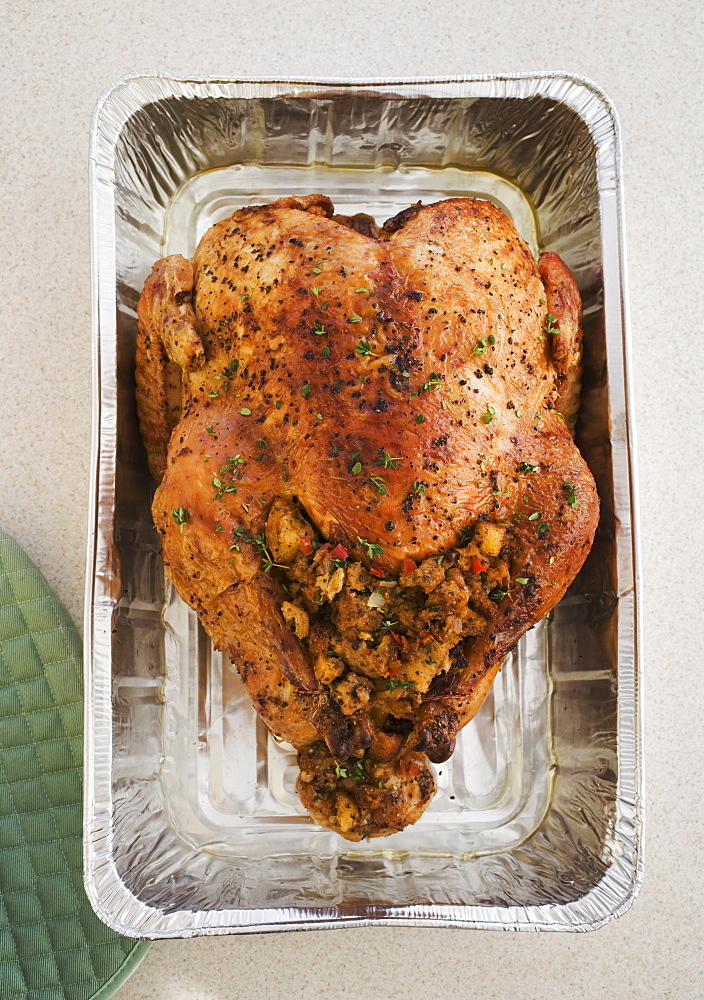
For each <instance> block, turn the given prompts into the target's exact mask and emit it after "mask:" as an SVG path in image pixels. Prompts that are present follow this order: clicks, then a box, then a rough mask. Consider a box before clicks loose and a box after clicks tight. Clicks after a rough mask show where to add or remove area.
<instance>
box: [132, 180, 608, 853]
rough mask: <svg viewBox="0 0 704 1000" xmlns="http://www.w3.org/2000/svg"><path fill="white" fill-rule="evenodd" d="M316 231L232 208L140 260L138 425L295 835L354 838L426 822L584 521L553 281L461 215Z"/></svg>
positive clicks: (482, 212)
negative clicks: (189, 241) (271, 748)
mask: <svg viewBox="0 0 704 1000" xmlns="http://www.w3.org/2000/svg"><path fill="white" fill-rule="evenodd" d="M333 211H334V210H333V206H332V203H331V202H330V200H329V199H328V198H326V197H324V196H322V195H311V196H308V197H304V198H283V199H280V200H279V201H276V202H274V203H273V204H270V205H264V206H259V207H253V208H244V209H241V210H239V211H237V212H235V213H234V215H232V216H231V217H230V218H228V219H225V220H224V221H223V222H219V223H217V224H216V225H214V226H213V227H212V228H211V229H209V230H208V232H207V233H206V234H205V235H204V236H203V238H202V240H201V241H200V244H199V245H198V248H197V250H196V253H195V256H194V258H193V260H192V261H189V260H186V259H185V258H183V257H181V256H171V257H166V258H164V259H163V260H160V261H158V262H157V263H156V264H155V265H154V267H153V269H152V272H151V274H150V275H149V277H148V278H147V281H146V284H145V286H144V291H143V293H142V296H141V298H140V301H139V310H138V318H139V325H138V340H137V354H136V380H137V405H138V414H139V419H140V425H141V430H142V435H143V439H144V443H145V447H146V451H147V456H148V461H149V466H150V469H151V471H152V473H153V475H154V477H155V478H156V480H157V482H158V483H159V485H158V488H157V490H156V494H155V496H154V501H153V515H154V521H155V524H156V527H157V529H158V531H159V532H160V534H161V536H162V544H163V553H164V561H165V566H166V571H167V573H168V575H169V577H170V579H171V580H172V582H173V584H174V585H175V587H176V589H177V590H178V592H179V594H180V595H181V597H182V598H183V599H184V600H185V601H187V602H188V604H189V605H191V607H193V608H194V609H195V610H196V612H197V613H198V615H199V617H200V620H201V621H202V623H203V625H204V627H205V629H206V631H207V632H208V634H209V635H210V637H211V638H212V640H213V643H214V644H215V646H216V648H218V649H220V650H224V651H225V653H226V654H227V655H228V656H229V658H230V659H231V661H232V662H233V663H234V664H236V666H237V670H238V671H239V674H240V676H241V678H242V681H243V682H244V684H245V686H246V688H247V690H248V692H249V694H250V696H251V698H252V701H253V703H254V706H255V708H256V710H257V711H258V712H259V714H260V715H261V717H262V719H263V720H264V722H265V723H266V725H267V726H268V728H269V730H270V731H271V732H272V733H273V734H274V736H276V737H277V738H279V739H282V740H286V741H288V742H290V743H291V744H293V746H294V747H295V748H296V750H297V751H298V760H299V766H300V770H301V773H300V777H299V780H298V784H297V789H298V792H299V795H300V797H301V800H302V802H303V804H304V805H305V806H306V808H307V809H308V811H309V812H310V814H311V816H312V817H313V819H314V820H315V821H316V822H317V823H319V824H321V825H323V826H325V827H328V828H330V829H332V830H335V831H337V832H338V833H340V834H341V835H342V836H343V837H346V838H347V839H349V840H360V839H362V838H365V837H376V836H383V835H386V834H390V833H394V832H396V831H398V830H401V829H402V828H403V827H404V826H406V825H408V824H409V823H413V822H414V821H415V820H416V819H418V817H419V816H420V815H421V813H422V812H423V810H424V809H425V807H426V806H427V804H428V802H429V801H430V800H431V798H432V796H433V793H434V790H435V779H434V776H433V771H432V768H431V767H430V766H429V763H428V761H431V762H435V763H439V762H442V761H444V760H446V759H447V758H448V757H449V756H450V755H451V753H452V751H453V749H454V746H455V739H456V735H457V733H458V731H459V730H460V729H461V728H462V727H463V726H464V725H466V724H467V722H469V720H470V719H471V718H472V717H473V716H474V714H475V713H476V711H477V710H478V708H479V707H480V705H481V704H482V702H483V700H484V698H485V697H486V695H487V693H488V691H489V689H490V687H491V684H492V682H493V680H494V677H495V676H496V673H497V671H498V670H499V668H500V665H501V663H502V661H503V659H504V657H505V656H506V654H507V653H508V652H509V651H510V650H511V649H512V647H513V646H514V645H515V644H516V642H517V641H518V639H519V638H520V637H521V636H522V635H523V633H524V632H526V630H527V629H529V628H531V626H532V625H534V624H535V623H536V622H537V621H538V620H539V619H541V618H542V617H543V616H544V615H545V614H547V612H549V611H550V609H551V608H552V607H553V606H554V605H555V604H556V603H557V601H558V600H559V599H560V598H561V597H562V595H563V594H564V593H565V590H566V589H567V587H568V586H569V585H570V583H571V581H572V580H573V579H574V577H575V575H576V574H577V572H578V571H579V569H580V567H581V565H582V563H583V562H584V559H585V558H586V555H587V553H588V551H589V548H590V546H591V543H592V540H593V536H594V532H595V529H596V525H597V520H598V514H599V503H598V499H597V494H596V489H595V485H594V481H593V479H592V476H591V473H590V472H589V469H588V468H587V465H586V464H585V462H584V460H583V458H582V456H581V455H580V453H579V451H578V449H577V447H576V445H575V443H574V441H573V438H572V434H571V427H572V426H573V423H574V420H575V416H576V411H577V407H578V402H579V382H580V370H581V325H580V321H581V301H580V296H579V292H578V290H577V286H576V284H575V281H574V278H573V277H572V275H571V273H570V272H569V270H568V269H567V267H566V266H565V265H564V264H563V263H562V261H561V260H560V258H559V257H557V256H556V255H555V254H553V253H545V254H543V255H542V257H541V258H540V260H539V262H537V263H536V261H535V260H534V258H533V256H532V254H531V252H530V250H529V248H528V247H527V245H526V244H525V243H524V241H523V240H522V239H521V238H520V236H519V235H518V233H517V232H516V229H515V228H514V226H513V224H512V222H511V221H510V219H509V218H508V217H507V216H506V215H505V214H504V213H503V212H502V211H501V210H500V209H498V208H497V207H495V206H494V205H492V204H490V203H489V202H486V201H480V200H477V199H473V198H456V199H450V200H447V201H440V202H437V203H436V204H432V205H426V206H421V205H414V206H412V207H411V208H409V209H407V210H405V211H404V212H402V213H400V215H398V216H396V217H395V218H394V219H391V220H389V221H388V222H387V223H385V224H384V226H383V227H382V228H381V229H377V227H376V224H375V223H374V221H373V220H372V219H371V218H370V217H369V216H354V217H344V216H334V215H333ZM226 697H227V693H226Z"/></svg>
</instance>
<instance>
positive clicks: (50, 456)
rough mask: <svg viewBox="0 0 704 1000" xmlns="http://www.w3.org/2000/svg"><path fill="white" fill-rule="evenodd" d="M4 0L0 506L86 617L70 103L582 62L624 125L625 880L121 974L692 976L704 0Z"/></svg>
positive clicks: (697, 827) (546, 997) (653, 979)
mask: <svg viewBox="0 0 704 1000" xmlns="http://www.w3.org/2000/svg"><path fill="white" fill-rule="evenodd" d="M0 9H1V11H2V27H1V30H0V50H1V51H2V61H1V63H0V66H1V69H0V72H2V77H3V80H2V86H1V87H0V95H1V96H0V101H1V102H2V118H1V120H2V144H3V157H2V174H1V180H0V227H1V229H2V235H3V240H2V248H3V254H2V260H3V265H2V267H3V295H2V297H1V299H0V309H1V310H2V317H3V318H2V330H1V334H2V355H1V359H0V380H1V387H0V419H1V421H2V452H1V455H2V457H1V459H0V466H1V469H2V473H1V475H0V527H2V528H3V529H4V530H5V531H8V532H10V533H11V534H13V535H14V536H15V537H16V538H17V540H18V541H19V542H20V544H21V545H23V546H24V548H25V549H26V550H27V552H28V553H29V554H30V556H31V557H32V558H33V559H34V560H35V561H36V562H37V564H38V565H39V567H40V568H41V569H42V570H43V572H44V573H45V574H46V576H47V578H48V580H49V582H50V583H51V584H52V586H53V587H54V588H55V590H56V592H57V593H58V595H59V597H60V598H61V599H62V600H63V601H64V602H65V604H66V605H67V607H68V608H69V610H70V611H71V613H72V614H73V616H74V619H75V620H76V621H77V622H79V623H80V622H81V620H82V613H83V584H84V562H85V551H84V550H85V537H86V523H87V502H88V477H89V457H90V435H91V430H90V428H91V385H90V383H91V372H90V338H91V321H90V256H89V221H88V176H87V175H88V126H89V120H90V114H91V111H92V108H93V105H94V104H95V102H96V100H97V98H98V96H99V94H100V93H101V91H102V90H103V89H104V87H105V86H106V85H107V84H108V83H110V81H112V80H113V79H115V78H116V77H118V76H121V75H123V74H124V73H127V72H129V71H131V70H135V69H145V68H159V69H164V70H168V71H171V72H173V73H176V74H179V75H216V74H221V75H226V76H236V75H238V74H240V75H264V76H270V75H295V76H308V75H315V76H353V75H358V76H389V75H435V74H452V73H482V72H506V71H519V70H545V69H563V70H569V71H571V72H575V73H579V74H582V75H585V76H587V77H590V78H591V79H593V80H594V81H596V82H597V83H599V84H600V85H601V86H602V87H603V88H604V89H605V90H606V92H607V93H608V94H609V95H610V96H611V98H612V99H613V101H614V103H615V105H616V107H617V109H618V111H619V113H620V116H621V120H622V126H623V136H624V149H625V155H624V158H625V178H626V185H625V187H626V209H627V235H628V247H629V254H628V267H629V278H630V300H631V315H632V334H633V371H632V377H633V383H634V386H635V399H636V418H637V425H638V437H639V456H638V457H639V464H640V481H641V511H642V532H641V535H642V548H643V570H642V577H643V581H644V586H643V590H642V598H643V603H642V609H643V622H644V636H643V638H644V659H645V666H646V691H645V695H646V703H645V723H646V740H647V742H646V762H647V812H648V822H647V842H646V847H647V851H646V855H647V857H646V877H645V885H644V888H643V890H642V893H641V895H640V897H639V898H638V899H637V901H636V903H635V904H634V906H633V908H632V909H631V910H630V912H628V913H627V914H626V915H625V916H623V917H622V918H621V919H619V920H618V921H616V922H614V923H611V924H609V925H607V926H606V927H604V928H603V929H601V930H599V931H596V932H594V933H591V934H583V935H580V934H578V935H570V934H500V933H497V932H476V931H474V932H473V931H450V930H421V929H386V928H381V929H376V930H344V931H339V932H336V933H330V932H307V933H298V934H276V935H263V936H243V937H222V938H214V939H198V940H191V941H177V942H169V943H157V944H155V945H154V946H153V947H152V949H151V951H150V953H149V954H148V956H147V958H146V959H145V961H144V963H143V964H142V965H141V967H140V968H139V969H138V970H137V972H136V973H135V974H134V976H133V977H132V978H131V980H130V981H129V982H128V983H127V984H126V985H125V986H124V987H123V989H122V990H121V992H120V998H121V1000H137V998H139V1000H142V998H143V1000H173V998H179V1000H206V998H207V1000H239V998H243V1000H245V998H246V1000H259V998H279V997H286V998H305V1000H313V998H315V1000H332V998H334V1000H342V998H351V1000H352V998H354V1000H357V998H359V1000H367V998H369V1000H386V998H404V1000H405V998H416V997H418V998H421V997H427V996H430V997H443V998H447V997H461V998H464V997H480V998H481V1000H492V998H540V1000H563V998H567V997H569V998H572V997H580V998H582V997H583V998H602V997H616V998H619V1000H620V998H625V997H629V998H630V997H636V998H658V1000H660V998H665V997H672V998H699V997H703V996H704V957H703V952H704V921H703V920H702V902H701V899H702V892H701V890H702V875H701V871H702V867H704V865H703V860H704V859H703V857H702V850H701V839H702V831H703V830H704V808H703V802H704V795H702V792H701V788H702V781H703V776H704V760H703V754H702V746H703V744H704V735H703V731H702V724H701V719H702V714H703V713H702V708H701V700H702V699H701V691H702V678H704V674H702V667H701V661H700V656H701V650H702V642H701V637H700V636H699V626H700V624H701V617H702V612H701V603H702V595H703V594H704V570H703V569H702V565H701V553H702V551H704V501H703V499H702V497H703V496H704V448H702V444H701V440H702V437H703V436H704V421H703V419H702V412H703V411H704V404H703V399H704V384H703V381H702V378H703V376H702V372H704V324H703V320H702V317H703V316H704V301H703V295H702V290H703V289H704V278H703V277H702V275H703V274H704V255H703V254H702V237H703V234H704V213H703V211H702V206H703V205H704V196H703V191H704V185H703V184H702V181H703V176H702V174H703V165H704V149H703V148H702V147H703V141H702V137H703V133H704V129H703V124H704V122H703V114H702V99H701V93H702V85H703V84H704V78H703V75H702V66H703V65H704V61H703V60H702V55H701V53H702V50H703V49H704V30H703V26H702V15H701V5H700V3H699V2H697V0H681V2H676V0H675V2H672V3H669V4H668V3H662V4H657V5H655V4H642V3H639V2H638V0H621V2H619V3H610V2H604V0H594V2H592V3H585V2H584V0H580V2H576V0H563V2H562V3H560V4H545V3H537V2H535V0H524V2H522V0H491V2H489V0H472V2H468V0H467V2H464V3H462V2H461V0H432V2H429V0H405V2H397V0H358V2H356V3H337V2H335V0H298V2H289V3H280V4H277V3H272V2H263V0H250V2H230V3H227V2H225V3H220V4H212V3H207V2H201V3H194V2H193V0H181V2H180V3H174V2H173V0H172V2H166V0H141V2H139V3H134V2H129V0H127V2H125V0H123V2H121V3H119V4H106V3H98V2H96V0H82V2H80V3H79V2H76V3H66V2H63V3H61V2H52V3H48V2H41V0H34V2H31V3H30V2H6V3H4V4H3V5H2V8H0ZM698 11H699V13H698Z"/></svg>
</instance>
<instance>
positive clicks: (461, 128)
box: [85, 72, 643, 937]
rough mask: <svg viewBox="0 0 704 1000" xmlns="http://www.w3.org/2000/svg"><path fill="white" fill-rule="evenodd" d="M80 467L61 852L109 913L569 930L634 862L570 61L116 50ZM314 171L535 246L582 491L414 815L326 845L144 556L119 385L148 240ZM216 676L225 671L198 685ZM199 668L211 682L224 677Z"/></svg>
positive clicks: (150, 538) (619, 898) (612, 191)
mask: <svg viewBox="0 0 704 1000" xmlns="http://www.w3.org/2000/svg"><path fill="white" fill-rule="evenodd" d="M91 191H92V208H93V273H94V290H95V295H94V365H95V382H94V384H95V394H94V395H95V398H94V444H93V461H94V472H95V475H94V486H93V493H92V501H91V531H90V543H89V555H88V589H87V601H86V608H87V611H86V656H85V664H86V692H87V709H86V712H87V715H86V783H85V789H86V802H85V873H86V876H85V877H86V886H87V890H88V894H89V896H90V898H91V900H92V902H93V905H94V906H95V908H96V910H97V912H98V914H99V915H100V916H101V917H102V918H103V920H104V921H105V922H106V923H108V924H110V925H111V926H112V927H114V928H115V929H116V930H118V931H120V932H121V933H124V934H131V935H135V936H141V937H175V936H184V935H192V934H206V933H208V934H214V933H227V932H236V931H240V932H241V931H263V930H277V929H279V930H282V929H293V928H331V927H342V926H360V925H368V924H372V923H378V924H392V925H395V924H411V925H424V926H456V927H482V928H494V927H495V928H531V929H536V928H541V929H564V930H586V929H590V928H594V927H598V926H600V925H601V924H603V923H604V922H606V921H608V920H610V919H611V918H613V917H614V916H616V915H618V914H619V913H621V912H623V910H625V909H626V908H627V907H628V906H629V905H630V903H631V901H632V900H633V898H634V896H635V894H636V892H637V890H638V887H639V884H640V880H641V877H642V826H643V800H642V782H643V777H642V749H641V736H640V712H639V701H640V695H639V688H640V685H639V652H638V639H637V620H638V605H637V592H636V584H637V573H636V566H637V541H636V523H637V517H636V492H635V482H634V468H633V457H634V456H633V447H634V431H633V423H632V416H631V412H630V405H629V387H628V330H627V302H626V287H625V271H624V237H623V207H622V190H621V172H620V144H619V127H618V121H617V119H616V116H615V113H614V110H613V108H612V106H611V104H610V103H609V101H608V99H607V98H606V97H605V96H604V94H603V93H601V92H600V91H599V90H598V88H596V87H595V86H593V85H592V84H591V83H589V82H588V81H585V80H582V79H578V78H576V77H573V76H570V75H567V74H560V73H545V74H526V75H520V76H507V77H467V78H454V79H432V80H361V81H341V80H301V81H290V80H274V81H264V80H246V81H241V80H240V81H238V80H221V79H202V80H179V79H174V78H172V77H170V76H166V75H164V74H160V73H151V72H148V73H138V74H133V75H131V76H128V77H125V78H124V79H122V80H120V81H118V82H117V83H115V84H114V85H113V86H112V87H110V88H109V90H108V91H107V92H106V93H105V94H104V95H103V97H102V98H101V100H100V101H99V103H98V106H97V108H96V110H95V114H94V118H93V123H92V144H91ZM312 192H322V193H324V194H328V195H330V196H331V197H332V199H333V201H334V202H335V204H336V206H338V211H341V212H344V213H345V214H352V213H354V212H357V211H365V212H369V213H371V214H373V215H374V216H376V218H377V220H378V221H383V220H384V219H386V218H388V217H390V216H392V215H394V214H395V213H396V212H398V211H399V210H400V209H402V208H404V207H407V206H408V205H410V204H411V203H413V202H416V201H418V200H419V199H422V200H423V201H424V202H427V201H432V200H438V199H439V198H442V197H449V196H456V195H472V196H478V197H485V198H488V199H490V200H492V201H494V202H495V203H496V204H498V205H499V206H500V207H502V208H503V209H504V210H505V211H507V212H508V213H509V214H510V215H511V216H512V217H513V219H514V221H515V222H516V224H517V226H518V228H519V230H520V231H521V233H522V234H523V236H524V237H525V238H526V239H527V240H528V241H529V243H530V244H531V245H532V247H533V249H534V251H535V252H538V251H539V250H543V249H549V250H554V251H556V252H557V253H559V254H560V255H561V256H562V257H563V258H564V260H565V261H566V262H567V264H568V265H569V266H570V268H571V269H572V270H573V272H574V273H575V275H576V277H577V281H578V283H579V286H580V289H581V292H582V296H583V299H584V305H585V345H586V346H585V375H584V386H583V394H582V410H581V416H580V421H579V427H578V442H579V445H580V447H581V449H582V451H583V453H584V455H585V457H586V458H587V461H588V462H589V464H590V466H591V468H592V471H593V473H594V475H595V478H596V481H597V484H598V487H599V492H600V495H601V502H602V518H601V524H600V528H599V532H598V535H597V540H596V543H595V545H594V548H593V551H592V553H591V554H590V556H589V559H588V561H587V563H586V565H585V567H584V569H583V571H582V572H581V573H580V575H579V577H578V579H577V580H576V581H575V583H574V584H573V586H572V587H571V589H570V591H569V592H568V594H567V595H566V597H565V598H564V600H563V601H562V602H561V603H560V604H559V605H558V607H557V608H556V609H555V611H554V612H553V613H552V614H551V616H550V620H549V621H546V622H544V623H542V624H541V625H540V626H539V627H537V628H535V629H533V630H532V631H531V632H530V633H529V634H528V635H527V636H526V637H525V639H524V640H523V641H522V642H521V643H520V644H519V647H518V649H517V650H516V651H515V653H514V654H513V655H512V656H511V657H510V659H509V661H508V662H507V663H506V665H505V667H504V669H503V671H502V673H501V674H500V677H499V679H498V680H497V682H496V684H495V687H494V690H493V692H492V694H491V696H490V697H489V699H488V700H487V702H486V704H485V705H484V707H483V709H482V711H481V712H480V714H479V715H478V716H477V718H476V719H475V720H474V721H473V722H472V723H471V724H470V725H469V726H468V727H467V728H466V729H465V730H464V732H463V733H462V735H461V738H460V743H459V746H458V750H457V752H456V754H455V756H454V757H453V759H452V760H451V761H450V762H448V763H447V764H445V765H441V766H440V767H439V768H438V771H439V772H440V773H439V775H438V782H439V792H438V795H437V797H436V799H435V801H434V802H433V804H432V805H431V807H430V808H429V810H428V812H427V813H426V814H425V815H424V816H423V818H422V819H421V820H420V821H419V822H418V823H417V824H416V825H415V826H413V827H410V828H409V829H407V830H404V831H403V832H402V833H399V834H395V835H394V836H393V837H389V838H387V839H385V840H381V841H380V840H375V841H371V842H370V843H362V844H355V845H350V844H348V843H347V842H345V841H343V840H342V839H341V838H339V837H337V836H336V835H335V834H333V833H331V832H329V831H324V830H321V829H320V828H318V827H316V826H315V825H314V824H313V823H312V822H311V821H310V819H309V818H308V817H307V815H306V814H305V812H304V811H303V809H302V807H301V806H300V804H299V802H298V799H297V797H296V795H295V793H294V791H293V784H294V781H295V770H296V769H295V766H294V758H293V755H292V754H291V752H290V748H288V747H287V746H285V745H278V744H276V743H275V742H274V741H273V740H272V739H271V738H270V737H268V736H267V734H266V731H265V730H264V727H263V726H262V724H261V723H260V722H259V721H258V719H257V717H256V715H255V713H254V710H253V709H252V708H251V706H250V704H249V700H248V698H247V696H246V694H245V693H244V692H243V690H242V689H241V688H240V687H238V686H237V684H234V687H233V684H232V668H231V667H230V666H229V665H228V664H226V663H223V661H222V658H221V657H220V656H219V655H217V654H215V653H214V652H213V650H212V648H211V646H210V644H209V642H208V641H207V637H206V636H205V634H204V632H203V631H202V629H201V627H200V626H199V624H198V622H197V620H196V618H195V616H194V615H193V613H192V612H191V611H190V610H189V609H188V608H187V607H186V606H185V605H184V604H183V603H182V602H181V601H180V599H179V598H178V596H177V595H176V594H175V593H174V592H173V590H172V589H171V587H170V585H169V584H168V582H167V581H165V578H164V574H163V568H162V564H161V559H160V546H159V541H158V538H157V535H156V532H155V530H154V528H153V526H152V521H151V516H150V510H149V507H150V500H151V494H152V491H153V484H152V483H151V481H150V478H149V475H148V472H147V468H146V461H145V456H144V452H143V449H142V445H141V442H140V439H139V434H138V430H137V424H136V416H135V405H134V376H133V367H134V343H135V329H136V303H137V298H138V295H139V292H140V289H141V287H142V284H143V282H144V279H145V277H146V276H147V274H148V273H149V270H150V267H151V264H152V263H153V262H154V261H155V260H156V259H157V258H159V257H161V256H164V255H165V254H168V253H176V252H178V253H183V254H185V255H186V256H188V255H190V254H191V253H192V252H193V249H194V247H195V245H196V242H197V240H198V239H199V238H200V236H201V235H202V233H203V232H204V231H205V229H207V228H208V226H209V225H211V224H212V223H213V222H215V221H217V220H219V219H221V218H225V217H226V216H227V215H229V214H230V213H231V212H232V211H233V210H234V209H235V208H237V207H239V206H242V205H247V204H261V203H265V202H268V201H271V200H273V199H274V198H276V197H280V196H282V195H284V194H307V193H312ZM225 677H228V678H229V681H228V684H223V681H224V679H225ZM224 692H225V693H224Z"/></svg>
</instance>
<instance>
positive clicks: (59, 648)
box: [0, 532, 149, 1000]
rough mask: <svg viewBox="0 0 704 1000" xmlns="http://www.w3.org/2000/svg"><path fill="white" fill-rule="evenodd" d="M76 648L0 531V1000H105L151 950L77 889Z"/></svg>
mask: <svg viewBox="0 0 704 1000" xmlns="http://www.w3.org/2000/svg"><path fill="white" fill-rule="evenodd" d="M82 754H83V684H82V673H81V641H80V638H79V636H78V633H77V632H76V629H75V628H74V625H73V623H72V622H71V619H70V618H69V616H68V614H67V613H66V611H65V609H64V608H63V606H62V605H61V604H60V603H59V601H58V600H57V598H56V597H55V595H54V594H53V593H52V592H51V590H50V589H49V587H48V585H47V583H46V580H45V579H44V577H43V576H42V575H41V573H40V572H39V571H38V570H37V569H36V567H35V566H33V565H32V563H31V562H30V561H29V559H28V558H27V556H26V555H25V554H24V552H23V551H22V549H21V548H20V547H19V545H17V543H16V542H15V541H13V539H11V538H9V537H8V536H7V535H5V534H3V532H0V998H1V1000H88V998H90V997H98V996H99V997H108V996H110V995H111V994H112V993H113V992H114V991H115V990H116V989H117V988H118V987H119V986H120V985H121V984H122V983H123V982H124V981H125V979H126V978H127V977H128V976H129V975H130V973H131V972H132V971H133V969H135V968H136V967H137V965H138V964H139V962H140V961H141V959H142V958H143V956H144V954H145V951H146V949H147V948H148V947H149V945H148V943H146V942H140V943H137V942H135V941H132V940H129V939H128V938H123V937H120V936H119V935H117V934H115V933H114V931H111V930H110V929H109V928H108V927H106V926H105V925H104V924H103V923H101V921H100V920H99V919H98V918H97V916H96V915H95V913H94V912H93V910H92V908H91V905H90V903H89V902H88V899H87V897H86V894H85V891H84V889H83V858H82V850H81V828H82V816H81V796H82Z"/></svg>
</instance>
